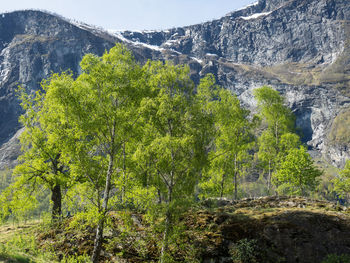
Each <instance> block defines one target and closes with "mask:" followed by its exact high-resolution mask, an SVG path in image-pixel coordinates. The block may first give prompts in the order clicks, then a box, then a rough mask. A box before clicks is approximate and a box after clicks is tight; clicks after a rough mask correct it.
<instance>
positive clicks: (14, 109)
mask: <svg viewBox="0 0 350 263" xmlns="http://www.w3.org/2000/svg"><path fill="white" fill-rule="evenodd" d="M116 42H123V43H125V44H126V45H127V46H128V47H129V48H130V49H131V50H132V51H133V52H134V54H135V56H136V58H137V59H138V60H139V61H141V62H144V61H146V60H147V59H167V60H172V61H174V62H175V63H186V64H188V65H189V66H190V68H191V77H192V78H193V80H194V81H196V82H197V81H198V80H199V78H200V77H202V76H204V75H205V74H207V73H213V74H215V75H216V77H217V79H218V82H219V84H221V85H223V86H224V87H226V88H228V89H230V90H232V91H233V92H234V93H236V94H237V95H238V97H239V98H240V99H241V101H242V103H243V104H245V105H246V106H247V107H249V108H250V109H251V110H252V111H254V109H255V102H254V100H253V97H252V90H253V89H254V88H257V87H260V86H262V85H270V86H272V87H274V88H275V89H277V90H279V91H280V92H281V93H282V94H283V95H285V96H286V98H287V103H288V105H289V106H290V107H291V109H292V110H293V112H294V113H295V115H296V117H297V125H298V126H299V127H300V128H301V132H302V135H303V140H304V142H306V143H307V144H308V145H309V147H310V150H313V152H314V153H315V154H316V156H323V157H325V158H326V159H327V160H328V161H329V162H331V163H332V164H334V165H337V166H339V167H341V166H342V165H344V162H345V160H346V159H347V158H349V157H350V153H348V151H347V149H348V146H349V145H350V139H349V138H350V129H348V127H349V124H350V107H349V106H350V98H349V95H350V77H349V72H350V49H349V46H350V2H349V1H344V0H317V1H316V0H259V1H258V2H256V3H254V4H252V5H250V6H248V7H246V8H243V9H241V10H237V11H234V12H231V13H229V14H227V15H226V16H224V17H222V18H220V19H218V20H213V21H209V22H206V23H202V24H197V25H193V26H187V27H183V28H172V29H169V30H164V31H106V30H103V29H100V28H96V27H93V26H89V25H86V24H83V23H77V22H74V21H70V20H67V19H65V18H63V17H60V16H58V15H56V14H50V13H48V12H42V11H35V10H27V11H17V12H12V13H6V14H2V15H0V145H2V146H1V148H0V167H1V168H5V167H6V166H12V165H13V164H14V163H15V158H16V156H17V155H18V152H19V147H18V139H16V138H17V137H18V134H19V133H20V125H19V124H18V121H17V119H18V116H19V115H20V113H21V109H20V107H19V103H18V100H17V98H16V95H15V89H16V87H17V85H21V86H23V87H25V88H26V89H27V90H28V91H34V90H36V89H38V88H39V87H40V85H39V83H40V81H41V80H42V79H43V78H47V77H48V76H49V75H50V73H51V72H61V71H64V70H67V69H71V70H72V71H73V72H74V73H75V74H78V73H79V71H80V69H79V61H80V60H81V58H82V57H83V56H84V54H86V53H94V54H97V55H101V54H102V53H103V52H104V50H106V49H107V50H108V49H109V48H111V47H112V46H113V45H114V44H115V43H116Z"/></svg>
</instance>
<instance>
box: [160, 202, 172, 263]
mask: <svg viewBox="0 0 350 263" xmlns="http://www.w3.org/2000/svg"><path fill="white" fill-rule="evenodd" d="M168 205H169V204H168ZM171 224H172V220H171V213H170V211H169V208H168V211H167V212H166V214H165V230H164V234H163V244H162V249H161V252H160V263H166V260H165V258H166V253H167V252H168V246H169V233H170V227H171Z"/></svg>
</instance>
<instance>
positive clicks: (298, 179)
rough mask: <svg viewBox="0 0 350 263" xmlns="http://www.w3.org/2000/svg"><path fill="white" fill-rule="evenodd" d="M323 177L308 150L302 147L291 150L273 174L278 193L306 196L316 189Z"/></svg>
mask: <svg viewBox="0 0 350 263" xmlns="http://www.w3.org/2000/svg"><path fill="white" fill-rule="evenodd" d="M321 175H322V171H320V170H318V169H317V168H316V167H315V166H314V164H313V160H312V159H311V156H310V155H309V154H308V153H307V151H306V148H305V147H303V146H300V147H299V148H293V149H291V150H289V152H288V154H287V156H286V157H285V159H284V160H283V161H282V162H281V163H280V165H279V167H278V169H277V171H276V172H275V173H274V174H273V183H274V184H275V185H276V186H278V188H277V191H278V192H280V193H283V194H293V195H304V194H306V193H307V191H310V190H314V189H315V187H316V185H317V183H318V181H317V179H318V177H320V176H321Z"/></svg>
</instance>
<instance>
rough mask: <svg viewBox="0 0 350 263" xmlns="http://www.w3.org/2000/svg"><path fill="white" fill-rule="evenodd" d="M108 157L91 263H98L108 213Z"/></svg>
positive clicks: (112, 160) (110, 161)
mask: <svg viewBox="0 0 350 263" xmlns="http://www.w3.org/2000/svg"><path fill="white" fill-rule="evenodd" d="M108 157H109V162H108V170H107V177H106V186H105V190H104V194H103V203H102V211H100V212H101V214H100V217H101V218H100V219H99V221H98V225H97V229H96V237H95V242H94V251H93V252H92V258H91V260H92V262H93V263H97V262H99V257H100V253H101V248H102V243H103V230H104V224H105V221H106V214H107V211H108V200H109V192H110V190H111V179H112V173H113V162H114V154H113V153H112V154H109V155H108Z"/></svg>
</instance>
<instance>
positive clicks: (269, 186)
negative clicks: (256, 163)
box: [267, 159, 271, 195]
mask: <svg viewBox="0 0 350 263" xmlns="http://www.w3.org/2000/svg"><path fill="white" fill-rule="evenodd" d="M270 189H271V159H269V178H268V179H267V190H268V191H269V195H270Z"/></svg>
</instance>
